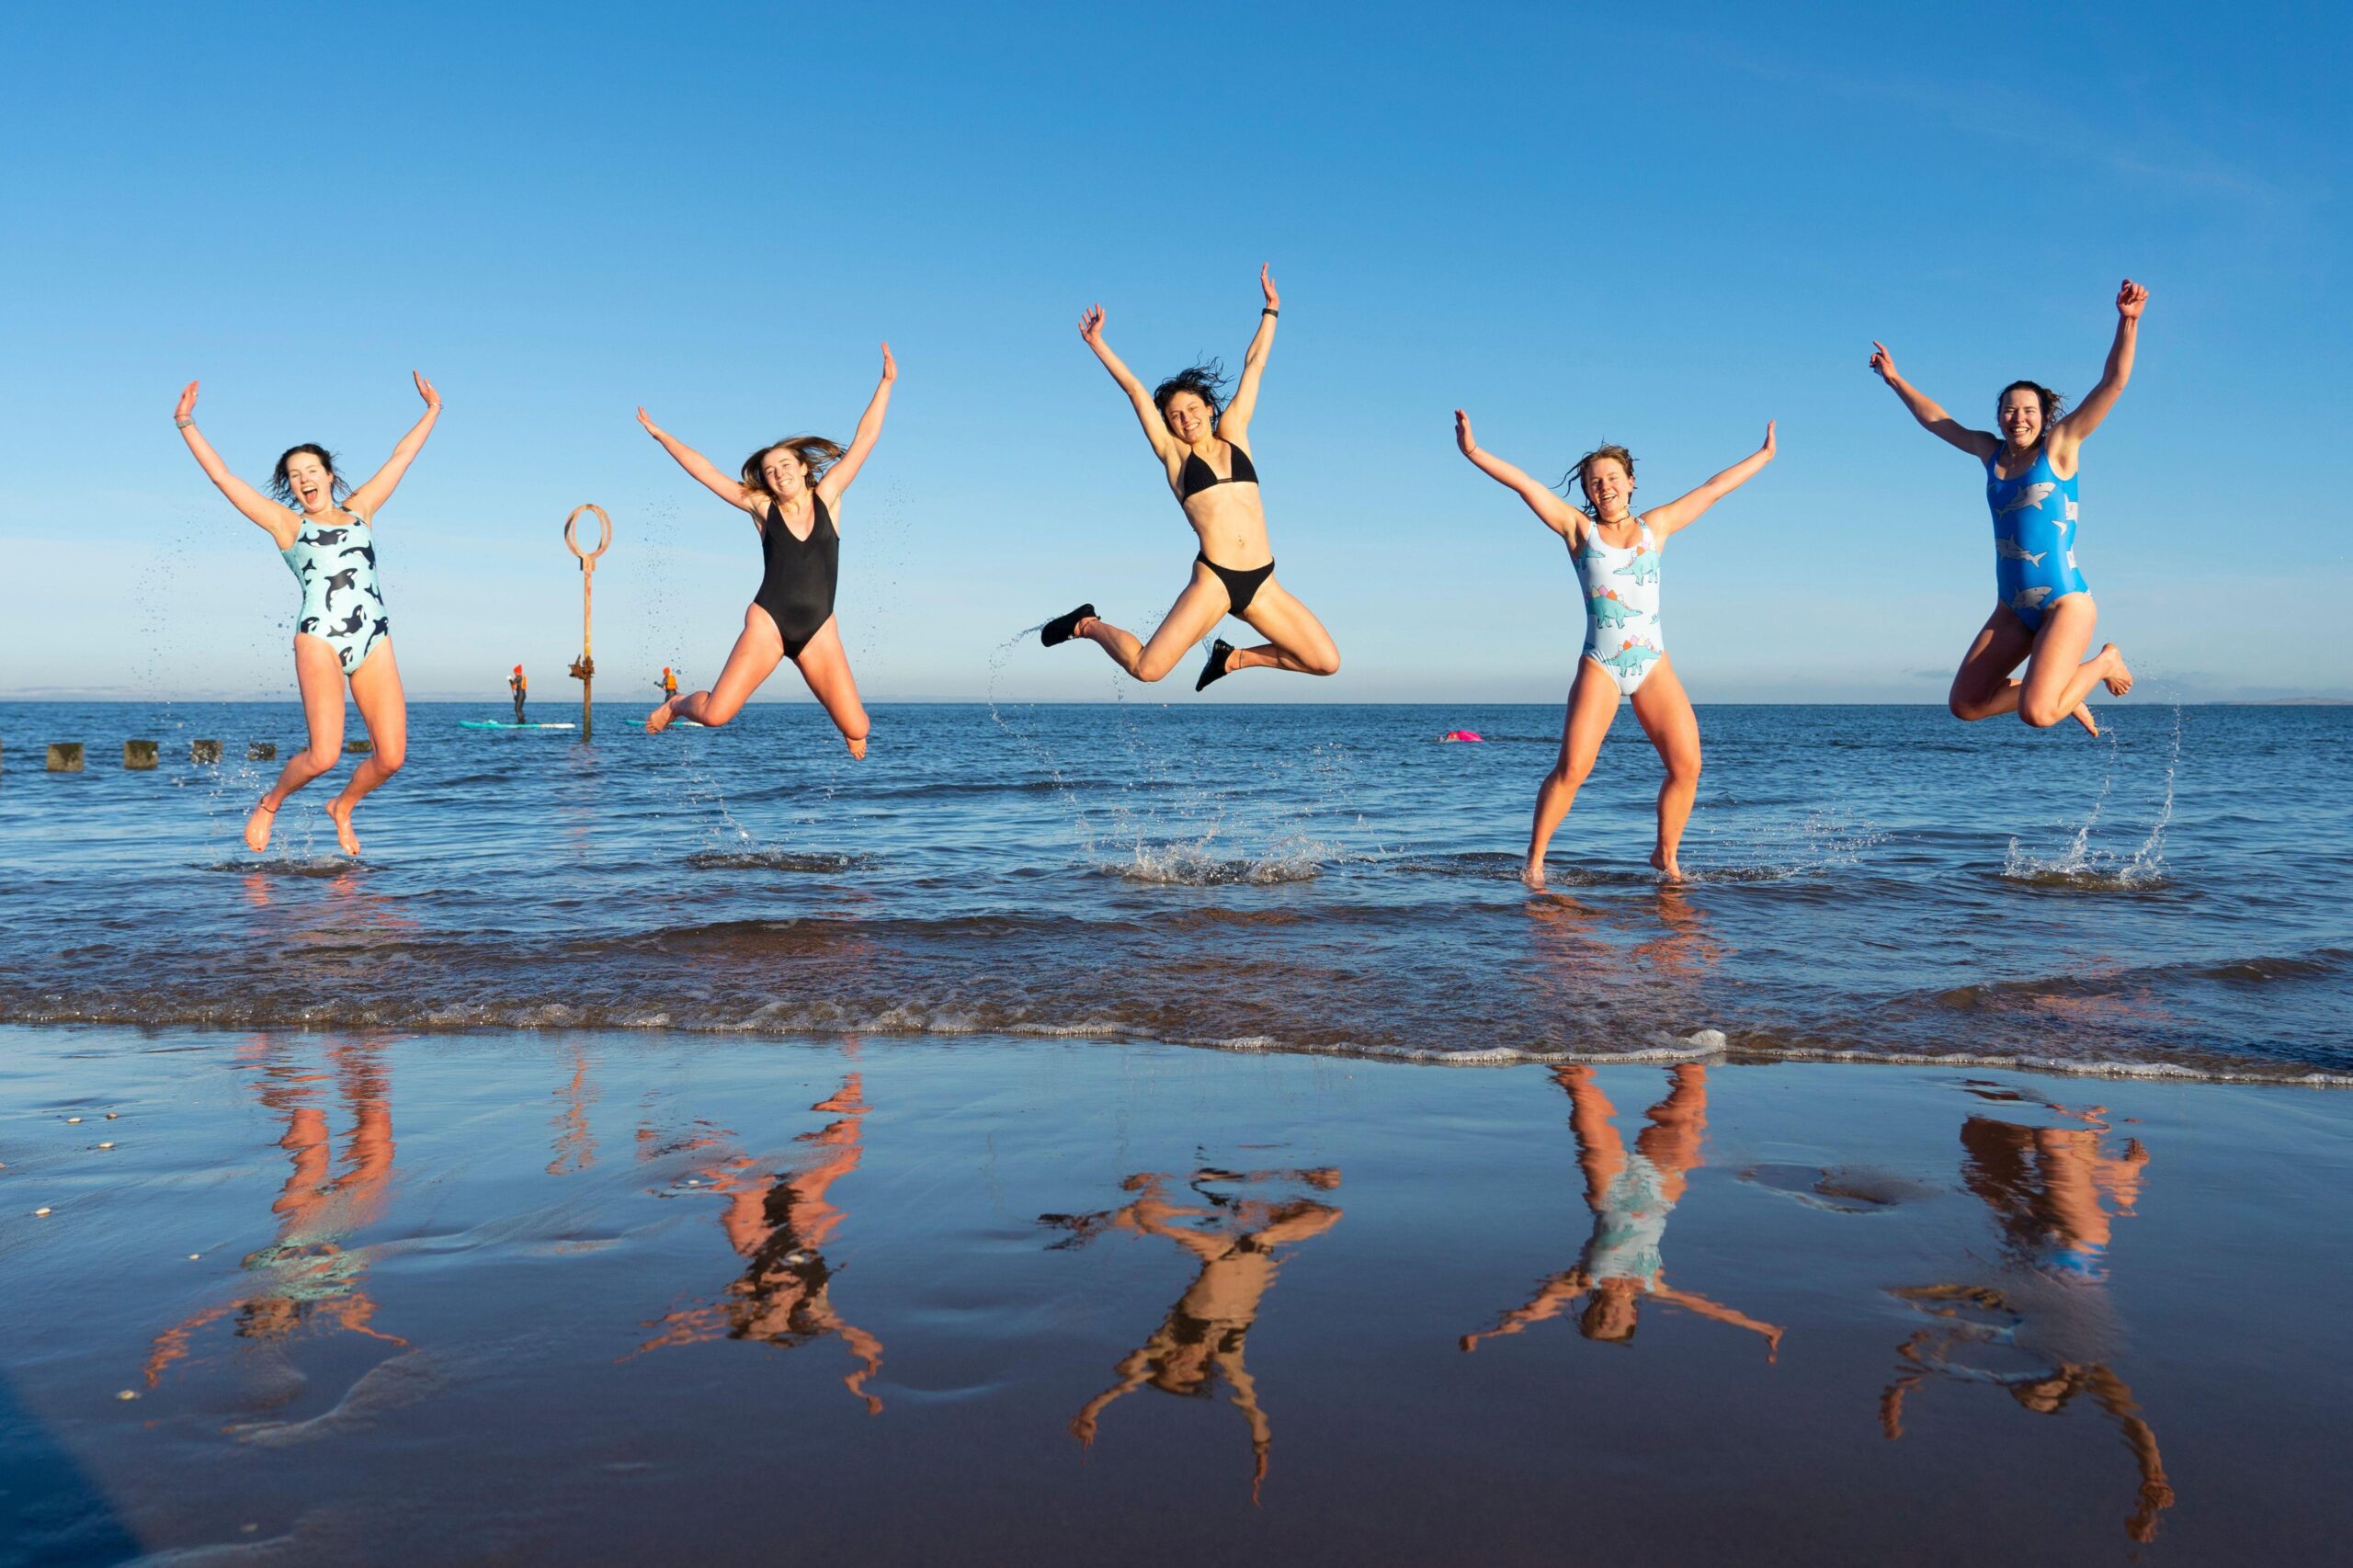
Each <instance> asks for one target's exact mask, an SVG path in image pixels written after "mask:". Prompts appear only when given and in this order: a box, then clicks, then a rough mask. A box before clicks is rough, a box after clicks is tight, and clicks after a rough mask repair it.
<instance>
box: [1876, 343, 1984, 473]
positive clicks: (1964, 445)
mask: <svg viewBox="0 0 2353 1568" xmlns="http://www.w3.org/2000/svg"><path fill="white" fill-rule="evenodd" d="M1871 369H1874V370H1876V371H1878V372H1879V379H1880V380H1881V381H1885V382H1886V383H1887V385H1888V390H1889V391H1890V392H1893V393H1894V394H1895V395H1896V396H1898V397H1900V398H1902V399H1903V400H1904V407H1906V408H1908V409H1910V410H1911V411H1912V417H1913V418H1915V419H1916V420H1918V421H1919V422H1920V428H1921V429H1923V430H1926V431H1927V433H1928V434H1929V435H1931V436H1934V437H1936V438H1937V439H1938V440H1939V441H1944V442H1947V443H1949V445H1952V446H1956V447H1959V448H1960V449H1961V450H1962V451H1964V452H1967V453H1968V454H1969V455H1970V456H1971V457H1972V458H1975V459H1977V460H1979V461H1980V462H1983V461H1984V460H1985V459H1987V458H1990V457H1992V456H1993V455H1994V454H1995V452H1998V451H2000V450H2001V449H2002V439H2001V437H1998V436H1996V435H1995V434H1994V433H1993V432H1991V431H1989V430H1972V429H1970V428H1969V427H1968V426H1964V425H1963V424H1961V421H1960V420H1958V419H1955V418H1954V417H1953V416H1952V415H1949V414H1947V413H1946V412H1945V410H1944V405H1943V404H1942V403H1938V401H1937V400H1936V399H1935V398H1932V397H1930V396H1929V395H1928V394H1927V392H1922V391H1921V390H1920V389H1919V388H1918V387H1915V386H1914V385H1913V384H1912V383H1911V382H1910V381H1905V380H1904V378H1903V376H1902V375H1900V374H1898V373H1897V371H1896V369H1895V356H1894V355H1893V354H1890V353H1889V352H1888V351H1887V345H1886V344H1884V343H1881V342H1878V341H1876V340H1874V341H1873V342H1872V344H1871Z"/></svg>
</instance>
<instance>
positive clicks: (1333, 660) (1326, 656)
mask: <svg viewBox="0 0 2353 1568" xmlns="http://www.w3.org/2000/svg"><path fill="white" fill-rule="evenodd" d="M1307 673H1308V674H1309V675H1312V676H1336V675H1338V674H1339V673H1340V651H1339V650H1338V649H1337V648H1335V649H1333V650H1332V651H1331V652H1330V653H1318V654H1316V655H1315V656H1314V657H1313V658H1311V659H1309V660H1308V661H1307Z"/></svg>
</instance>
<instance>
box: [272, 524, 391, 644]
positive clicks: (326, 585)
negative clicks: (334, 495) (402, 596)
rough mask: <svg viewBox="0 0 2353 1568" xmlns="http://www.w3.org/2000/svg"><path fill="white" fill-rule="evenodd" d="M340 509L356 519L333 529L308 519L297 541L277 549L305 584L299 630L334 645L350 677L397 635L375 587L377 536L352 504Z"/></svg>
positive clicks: (297, 625)
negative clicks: (352, 508) (369, 656)
mask: <svg viewBox="0 0 2353 1568" xmlns="http://www.w3.org/2000/svg"><path fill="white" fill-rule="evenodd" d="M341 511H342V512H343V515H344V516H345V517H348V518H349V519H351V520H350V521H349V522H347V523H344V524H341V525H339V526H337V527H334V528H329V527H327V526H326V525H325V524H324V523H323V522H321V521H319V520H318V519H316V518H313V517H303V519H302V526H301V528H298V529H296V530H295V534H294V542H293V543H292V544H290V545H288V546H287V547H286V548H285V549H284V550H281V551H278V555H279V557H280V558H281V559H283V560H284V561H285V562H286V569H287V570H288V571H290V572H291V573H293V574H294V580H295V581H296V582H298V583H300V584H301V585H302V609H301V615H300V616H299V617H298V618H297V619H296V620H295V622H294V630H295V631H296V632H297V633H299V634H301V635H304V636H310V637H316V638H318V639H319V640H320V641H321V642H324V643H325V644H326V645H327V646H328V647H330V648H333V649H334V650H335V658H336V660H337V661H338V662H340V663H341V664H342V665H343V673H344V674H345V675H350V674H351V673H352V672H353V671H355V670H357V669H358V667H359V666H360V665H364V664H366V663H367V662H368V655H369V654H370V653H374V652H375V651H376V644H377V643H378V642H381V641H383V640H384V639H385V638H387V637H390V636H391V635H392V621H391V620H389V619H386V617H385V615H384V596H383V593H382V592H381V590H380V589H379V588H378V587H377V585H376V536H375V535H374V534H373V533H372V532H370V531H369V528H368V519H367V518H365V517H361V516H360V515H359V514H358V513H357V512H355V511H353V510H351V509H350V508H349V507H347V506H346V507H343V508H341Z"/></svg>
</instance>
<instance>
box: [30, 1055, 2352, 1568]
mask: <svg viewBox="0 0 2353 1568" xmlns="http://www.w3.org/2000/svg"><path fill="white" fill-rule="evenodd" d="M2349 1193H2353V1098H2348V1097H2347V1096H2343V1095H2340V1094H2336V1093H2334V1092H2329V1091H2312V1090H2303V1089H2293V1088H2280V1087H2242V1086H2234V1085H2209V1084H2179V1083H2165V1082H2157V1083H2150V1082H2129V1083H2107V1082H2102V1083H2089V1082H2086V1081H2083V1080H2076V1079H2062V1078H2053V1077H2047V1076H2037V1075H2034V1074H2023V1073H2015V1072H2006V1073H2005V1072H1992V1073H1989V1072H1986V1071H1984V1070H1956V1069H1949V1068H1927V1069H1883V1070H1879V1071H1871V1072H1857V1071H1853V1070H1850V1069H1844V1068H1838V1067H1832V1066H1824V1065H1813V1064H1804V1063H1796V1064H1788V1063H1784V1064H1772V1065H1767V1064H1751V1065H1729V1066H1727V1065H1722V1064H1704V1063H1698V1062H1687V1063H1682V1064H1678V1065H1673V1066H1660V1065H1636V1064H1628V1065H1606V1066H1602V1067H1598V1068H1593V1067H1586V1066H1584V1065H1582V1064H1570V1065H1564V1066H1562V1067H1560V1068H1557V1069H1553V1070H1543V1069H1537V1068H1520V1069H1517V1070H1512V1071H1503V1072H1488V1073H1436V1072H1431V1071H1429V1070H1427V1069H1424V1068H1420V1067H1416V1066H1414V1065H1412V1064H1408V1063H1395V1062H1363V1061H1347V1060H1340V1059H1335V1058H1328V1057H1321V1058H1302V1057H1296V1056H1276V1055H1267V1056H1259V1057H1235V1056H1230V1055H1218V1054H1212V1053H1208V1052H1202V1051H1186V1050H1182V1049H1178V1048H1173V1047H1168V1046H1156V1045H1122V1044H1110V1043H1105V1042H1098V1041H1082V1040H1059V1041H1049V1040H1005V1039H1002V1038H998V1037H987V1036H976V1037H967V1038H964V1039H961V1040H923V1039H911V1038H905V1037H900V1038H895V1039H870V1040H856V1039H850V1040H831V1041H809V1040H768V1039H752V1038H746V1037H744V1036H740V1035H738V1036H719V1035H710V1034H702V1035H692V1034H680V1033H676V1032H673V1031H666V1030H640V1031H633V1032H631V1033H626V1034H624V1033H618V1032H602V1033H585V1032H570V1031H557V1030H537V1031H529V1032H487V1033H481V1034H473V1035H464V1036H454V1035H410V1036H402V1035H397V1034H380V1035H347V1034H332V1033H328V1034H314V1035H301V1034H297V1033H292V1032H285V1031H278V1032H253V1033H241V1034H228V1033H222V1032H220V1031H210V1030H169V1029H167V1030H160V1031H138V1030H131V1029H123V1028H43V1029H0V1279H5V1280H6V1282H7V1288H6V1290H0V1563H7V1564H13V1563H17V1562H41V1563H50V1564H68V1563H84V1562H88V1563H99V1562H122V1561H125V1560H128V1559H131V1558H133V1557H138V1556H140V1554H141V1553H142V1552H154V1553H159V1554H160V1553H168V1552H174V1551H188V1552H189V1553H191V1554H193V1553H198V1552H204V1553H212V1552H218V1553H220V1555H201V1556H196V1555H191V1556H190V1557H188V1558H182V1557H178V1556H157V1557H154V1558H142V1561H159V1562H182V1561H200V1562H304V1563H310V1562H338V1563H342V1562H350V1563H373V1562H384V1563H398V1564H404V1565H406V1564H416V1563H441V1562H453V1563H454V1562H465V1563H481V1562H556V1561H562V1562H747V1563H748V1562H779V1561H803V1560H807V1561H824V1562H1008V1563H1014V1562H1018V1563H1037V1562H1064V1561H1069V1562H1106V1561H1108V1562H1139V1563H1142V1562H1155V1563H1156V1562H1171V1563H1199V1562H1302V1563H1323V1562H1330V1563H1362V1562H1563V1561H1586V1560H1594V1561H1606V1562H1645V1563H1660V1564H1668V1563H1685V1562H1689V1563H1703V1562H1704V1563H1722V1562H1766V1563H1774V1562H1791V1563H1798V1562H1803V1563H1807V1564H1813V1565H1823V1564H1844V1563H1857V1564H1861V1563H1870V1564H1881V1563H1887V1562H1904V1563H1920V1564H1928V1563H1953V1564H1973V1563H1983V1562H2038V1563H2040V1562H2120V1563H2121V1562H2142V1563H2148V1562H2162V1561H2167V1560H2170V1561H2174V1562H2184V1563H2192V1562H2196V1563H2207V1562H2322V1561H2328V1560H2331V1559H2332V1558H2334V1557H2335V1556H2336V1555H2339V1554H2340V1549H2341V1545H2342V1541H2343V1540H2344V1537H2345V1534H2346V1532H2347V1528H2353V1505H2349V1504H2348V1502H2347V1494H2346V1492H2345V1489H2344V1488H2343V1487H2342V1486H2341V1485H2339V1484H2336V1480H2335V1472H2336V1468H2337V1467H2338V1461H2339V1458H2340V1455H2341V1450H2342V1446H2343V1445H2342V1440H2341V1434H2342V1427H2343V1410H2344V1405H2345V1401H2346V1399H2347V1395H2348V1393H2353V1389H2348V1386H2347V1384H2348V1376H2347V1369H2346V1366H2345V1362H2344V1359H2343V1357H2342V1355H2341V1353H2340V1352H2339V1351H2338V1350H2337V1348H2336V1343H2337V1340H2338V1338H2340V1337H2341V1336H2340V1335H2337V1334H2336V1324H2335V1320H2334V1317H2333V1313H2334V1312H2335V1311H2336V1309H2335V1306H2334V1303H2335V1302H2336V1301H2338V1300H2339V1299H2340V1298H2341V1296H2342V1294H2343V1290H2342V1283H2343V1281H2342V1275H2343V1268H2342V1266H2341V1264H2339V1263H2336V1262H2332V1261H2331V1260H2332V1259H2333V1258H2334V1257H2336V1253H2335V1252H2334V1251H2333V1250H2331V1249H2330V1248H2328V1247H2326V1246H2325V1245H2323V1244H2321V1242H2322V1240H2323V1238H2325V1237H2327V1236H2330V1235H2342V1234H2343V1233H2344V1232H2345V1230H2346V1228H2347V1204H2348V1201H2353V1199H2348V1197H2347V1195H2348V1194H2349ZM36 1210H47V1212H46V1213H36V1212H35V1211H36ZM1597 1280H1600V1281H1604V1282H1605V1283H1601V1284H1597V1283H1596V1281H1597ZM1608 1282H1614V1283H1608Z"/></svg>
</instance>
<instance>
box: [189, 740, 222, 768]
mask: <svg viewBox="0 0 2353 1568" xmlns="http://www.w3.org/2000/svg"><path fill="white" fill-rule="evenodd" d="M220 760H221V743H220V742H219V741H190V742H188V761H190V762H192V763H194V764H196V765H197V766H198V767H203V766H204V765H205V764H207V763H213V762H219V761H220Z"/></svg>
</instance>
